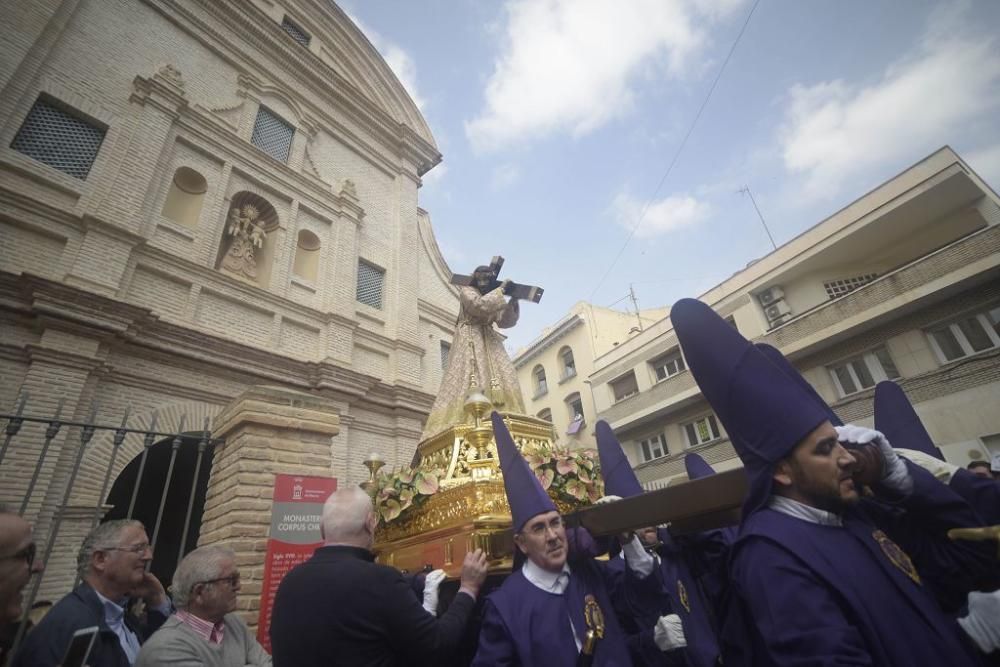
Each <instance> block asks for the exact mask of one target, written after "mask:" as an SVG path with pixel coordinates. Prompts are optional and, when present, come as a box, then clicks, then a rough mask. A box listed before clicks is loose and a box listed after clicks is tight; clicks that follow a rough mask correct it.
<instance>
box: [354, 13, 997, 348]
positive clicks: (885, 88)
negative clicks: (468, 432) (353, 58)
mask: <svg viewBox="0 0 1000 667" xmlns="http://www.w3.org/2000/svg"><path fill="white" fill-rule="evenodd" d="M339 4H340V5H341V6H342V7H343V8H344V9H345V10H346V11H347V12H348V13H349V14H350V15H351V16H352V17H353V18H354V19H355V20H356V21H357V22H358V23H359V24H360V25H361V27H362V29H363V30H364V32H365V33H366V35H367V36H368V38H369V39H370V40H371V42H372V43H373V44H374V45H375V46H376V47H377V48H378V49H379V51H380V52H381V53H382V54H383V56H384V57H385V59H386V61H387V62H388V63H389V64H390V66H391V67H392V68H393V70H394V71H395V72H396V74H397V76H398V77H399V79H400V80H401V81H402V82H403V83H404V85H405V86H406V87H407V89H408V90H409V91H410V94H411V96H412V97H413V98H414V100H415V101H416V102H417V104H418V105H419V106H420V108H421V109H422V111H423V113H424V115H425V117H426V118H427V120H428V122H429V124H430V126H431V129H432V131H433V132H434V136H435V138H436V139H437V142H438V146H439V148H440V150H441V152H442V153H443V154H444V161H443V162H442V163H441V164H440V165H438V166H437V167H435V168H434V169H433V170H432V171H431V172H429V173H428V174H427V175H426V176H425V179H424V186H423V188H422V189H421V191H420V205H421V206H422V207H424V208H425V209H427V210H428V211H429V212H430V215H431V220H432V222H433V225H434V229H435V233H436V235H437V239H438V243H439V244H440V246H441V250H442V252H443V253H444V255H445V258H446V259H447V260H448V262H449V264H450V266H451V268H452V270H454V271H457V272H461V273H465V272H468V271H470V270H471V269H472V268H474V267H475V266H476V265H477V264H481V263H486V262H487V261H488V260H489V258H490V257H491V256H492V255H494V254H502V255H504V257H505V258H506V260H507V263H506V265H505V268H504V274H505V275H506V276H507V277H510V278H512V279H514V280H517V281H519V282H526V283H530V284H535V285H540V286H542V287H544V288H545V296H544V298H543V300H542V303H541V304H540V305H534V304H527V305H525V306H524V307H523V308H522V310H521V312H522V316H521V323H520V324H519V325H518V326H517V327H516V328H515V329H511V330H508V334H509V339H508V348H509V349H510V351H512V352H513V351H514V350H516V349H517V348H518V347H520V346H522V345H525V344H527V343H528V342H530V341H531V340H533V339H534V338H535V337H537V336H538V335H539V334H540V333H541V331H542V328H543V327H545V326H548V325H551V324H553V323H554V322H556V321H557V320H558V319H559V318H560V317H562V316H563V315H564V314H565V313H566V311H567V310H568V308H569V307H570V306H572V305H573V304H574V303H575V302H577V301H581V300H586V301H592V302H593V303H596V304H598V305H602V306H607V305H611V304H615V307H616V308H625V307H626V306H627V307H629V308H631V304H630V303H629V302H628V301H626V300H623V297H625V295H627V294H628V291H629V286H630V285H633V286H634V289H635V293H636V295H637V297H638V299H639V305H640V307H641V308H650V307H658V306H665V305H669V304H671V303H672V302H673V301H675V300H676V299H678V298H680V297H683V296H695V295H697V294H699V293H701V292H703V291H705V290H706V289H708V288H709V287H711V286H713V285H715V284H716V283H718V282H719V281H721V280H722V279H724V278H726V277H727V276H729V275H731V274H732V273H733V272H734V271H736V270H738V269H740V268H742V267H744V266H746V264H747V263H748V262H749V261H751V260H753V259H755V258H758V257H760V256H762V255H764V254H766V253H767V252H768V251H769V250H770V249H771V244H770V241H769V240H768V237H767V234H766V232H765V231H764V229H763V227H762V225H761V223H760V220H759V219H758V217H757V214H756V213H755V211H754V209H753V206H752V204H751V202H750V199H749V198H748V197H747V196H746V194H743V193H741V192H740V191H741V190H742V189H743V188H744V187H749V188H750V190H751V192H752V193H753V197H754V199H755V200H756V202H757V205H758V206H759V208H760V211H761V213H762V215H763V216H764V218H765V220H766V222H767V225H768V227H769V228H770V230H771V233H772V235H773V236H774V239H775V241H776V242H777V243H778V244H779V245H780V244H782V243H784V242H786V241H788V240H790V239H791V238H793V237H794V236H796V235H797V234H799V233H801V232H802V231H804V230H805V229H807V228H809V227H811V226H812V225H814V224H816V223H817V222H819V221H820V220H822V219H823V218H824V217H826V216H828V215H830V214H832V213H834V212H835V211H837V210H838V209H839V208H841V207H842V206H844V205H845V204H847V203H849V202H850V201H853V200H854V199H856V198H858V197H859V196H861V195H863V194H864V193H865V192H867V191H868V190H870V189H871V188H873V187H875V186H876V185H878V184H879V183H881V182H882V181H884V180H887V179H888V178H891V177H892V176H893V175H894V174H896V173H898V172H899V171H901V170H903V169H905V168H906V167H907V166H909V165H911V164H912V163H914V162H916V161H918V160H920V159H921V158H923V157H925V156H926V155H927V154H929V153H931V152H933V151H934V150H936V149H938V148H940V147H941V146H943V145H945V144H948V145H951V146H952V148H954V149H955V150H956V151H958V153H959V154H960V155H962V156H963V157H964V158H965V159H966V161H967V162H969V163H970V164H971V166H972V167H973V168H974V169H976V170H977V171H978V172H979V173H980V175H982V176H983V177H984V178H985V179H986V180H987V181H988V182H989V183H990V184H991V185H993V187H994V188H995V189H1000V37H998V36H997V30H996V28H997V26H1000V2H996V1H995V0H978V1H975V0H969V1H968V2H953V3H942V2H930V1H924V0H907V1H906V2H899V1H898V0H837V1H834V0H829V1H826V2H819V1H816V2H797V1H794V0H759V1H756V2H755V0H615V1H613V2H612V1H601V0H507V1H506V2H499V1H493V0H421V1H420V2H413V1H412V0H342V1H341V2H340V3H339ZM748 17H749V20H748ZM741 32H742V35H741ZM734 44H735V48H734ZM730 52H731V56H729V54H730ZM727 56H729V59H728V61H727ZM723 65H725V66H724V67H723ZM720 72H721V76H720ZM713 85H714V88H713ZM710 91H712V92H711V95H709V92H710ZM706 100H707V103H706ZM703 105H704V107H703ZM702 107H703V108H702ZM699 111H700V113H699Z"/></svg>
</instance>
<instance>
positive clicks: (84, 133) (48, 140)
mask: <svg viewBox="0 0 1000 667" xmlns="http://www.w3.org/2000/svg"><path fill="white" fill-rule="evenodd" d="M106 131H107V128H105V127H101V126H98V125H96V124H94V123H92V122H90V121H87V120H84V119H83V118H80V117H78V116H75V115H73V114H72V113H69V112H67V111H64V110H63V109H62V108H60V107H58V106H56V105H54V104H52V103H51V102H49V101H47V100H44V99H39V100H37V101H36V102H35V106H33V107H31V111H29V112H28V117H27V118H25V119H24V124H23V125H21V129H20V130H18V132H17V136H16V137H14V141H13V142H11V144H10V147H11V148H13V149H14V150H16V151H17V152H19V153H24V154H25V155H27V156H28V157H30V158H34V159H35V160H38V161H39V162H41V163H43V164H47V165H49V166H50V167H52V168H53V169H58V170H59V171H61V172H63V173H64V174H69V175H70V176H73V177H74V178H79V179H80V180H85V179H86V178H87V175H88V174H89V173H90V168H91V167H92V166H93V165H94V160H95V159H96V158H97V151H99V150H100V148H101V143H102V142H103V141H104V134H105V132H106Z"/></svg>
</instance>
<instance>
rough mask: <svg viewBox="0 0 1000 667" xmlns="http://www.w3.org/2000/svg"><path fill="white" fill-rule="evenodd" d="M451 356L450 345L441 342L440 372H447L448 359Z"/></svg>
mask: <svg viewBox="0 0 1000 667" xmlns="http://www.w3.org/2000/svg"><path fill="white" fill-rule="evenodd" d="M450 356H451V343H447V342H445V341H441V370H443V371H445V370H448V358H449V357H450Z"/></svg>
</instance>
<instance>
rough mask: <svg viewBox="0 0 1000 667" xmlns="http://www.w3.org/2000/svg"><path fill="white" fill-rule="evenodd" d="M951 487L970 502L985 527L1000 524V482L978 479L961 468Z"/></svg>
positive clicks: (956, 473) (955, 475) (983, 478)
mask: <svg viewBox="0 0 1000 667" xmlns="http://www.w3.org/2000/svg"><path fill="white" fill-rule="evenodd" d="M949 486H951V488H952V489H953V490H954V491H955V493H957V494H958V495H960V496H962V497H963V498H965V499H966V500H967V501H969V504H970V505H972V509H974V510H976V512H978V513H979V517H980V518H981V519H982V520H983V522H984V523H985V525H987V526H995V525H996V524H1000V481H997V480H995V479H986V478H985V477H978V476H976V475H974V474H972V473H971V472H969V471H968V470H966V469H965V468H959V469H958V470H956V471H955V474H954V475H953V476H952V478H951V483H950V484H949Z"/></svg>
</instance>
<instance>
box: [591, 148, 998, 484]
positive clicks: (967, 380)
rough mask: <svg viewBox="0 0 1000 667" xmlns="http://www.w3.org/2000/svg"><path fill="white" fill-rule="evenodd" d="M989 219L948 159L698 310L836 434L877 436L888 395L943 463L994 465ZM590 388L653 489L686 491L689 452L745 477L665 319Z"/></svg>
mask: <svg viewBox="0 0 1000 667" xmlns="http://www.w3.org/2000/svg"><path fill="white" fill-rule="evenodd" d="M998 204H1000V198H998V196H997V194H996V192H994V191H993V190H992V189H991V188H990V187H989V186H988V185H987V184H986V183H984V182H983V181H982V180H981V179H980V178H979V177H978V176H977V175H976V174H975V172H973V171H972V170H971V169H970V168H969V167H968V165H966V164H965V163H964V162H963V161H962V159H961V158H960V157H959V156H958V155H957V154H956V153H955V152H954V151H952V150H951V149H950V148H948V147H945V148H942V149H940V150H938V151H936V152H935V153H933V154H932V155H929V156H928V157H926V158H925V159H923V160H921V161H920V162H918V163H917V164H915V165H913V166H912V167H910V168H909V169H907V170H906V171H904V172H902V173H901V174H899V175H897V176H895V177H893V178H891V179H890V180H888V181H886V182H885V183H883V184H881V185H879V186H878V187H876V188H875V189H873V190H872V191H870V192H868V193H867V194H865V195H863V196H862V197H860V198H859V199H857V200H856V201H854V202H853V203H851V204H849V205H848V206H846V207H844V208H843V209H841V210H839V211H837V212H836V213H834V214H833V215H831V216H830V217H828V218H826V219H825V220H823V221H821V222H820V223H818V224H817V225H815V226H814V227H812V228H811V229H809V230H808V231H806V232H804V233H802V234H800V235H799V236H798V237H796V238H794V239H792V240H791V241H789V242H788V243H786V244H784V245H783V246H781V247H779V248H778V249H777V250H775V251H774V252H772V253H770V254H769V255H767V256H765V257H763V258H761V259H760V260H759V261H756V262H753V263H752V264H750V265H749V266H747V267H746V268H745V269H743V270H741V271H738V272H736V273H735V274H733V275H732V276H731V277H730V278H728V279H726V280H725V281H724V282H722V283H720V284H719V285H717V286H715V287H713V288H712V289H710V290H709V291H708V292H706V293H704V294H701V295H699V296H698V298H699V299H701V300H702V301H704V302H705V303H707V304H709V305H710V306H712V307H713V308H714V309H715V310H716V312H718V313H719V314H720V315H722V316H723V317H725V318H727V319H728V320H729V321H730V323H732V325H733V326H735V327H736V328H737V329H739V331H740V332H741V333H742V334H743V335H744V336H746V337H747V338H748V339H750V340H753V341H754V342H760V343H768V344H770V345H773V346H774V347H776V348H778V349H779V350H781V352H782V353H783V354H784V355H785V356H786V357H788V358H789V359H790V360H791V362H792V363H793V364H794V365H795V366H796V367H797V368H798V369H799V370H800V372H802V374H803V375H804V376H805V378H806V379H807V380H808V381H809V382H810V383H811V384H812V385H813V386H814V387H815V388H816V389H817V391H818V392H819V393H820V395H822V396H823V398H824V399H825V400H826V401H827V402H828V403H829V404H830V405H831V406H832V407H833V409H834V410H835V411H836V412H837V413H838V414H839V415H840V416H841V418H842V419H843V420H844V421H845V422H853V423H860V424H864V425H869V426H870V425H872V424H873V405H872V402H873V393H874V387H875V385H876V384H877V383H878V382H879V381H880V380H884V379H892V380H895V381H896V382H898V383H899V384H900V385H901V386H902V387H903V389H904V391H905V392H906V393H907V395H908V396H909V398H910V400H911V401H912V402H913V404H914V407H915V409H916V411H917V413H918V414H919V415H920V417H921V419H922V420H923V422H924V424H925V426H926V427H927V429H928V431H929V432H930V435H931V437H933V438H934V440H935V442H937V443H938V444H939V445H940V447H941V449H942V451H943V452H944V454H945V456H946V457H947V458H948V459H949V460H950V461H952V462H953V463H956V464H960V465H964V464H966V463H967V462H968V461H969V460H972V459H988V458H989V457H990V456H991V455H992V454H994V453H996V452H997V451H1000V410H997V406H1000V205H998ZM692 296H694V295H692ZM589 379H590V381H591V383H592V386H593V392H594V404H595V409H596V411H597V416H598V417H599V418H601V419H605V420H607V421H608V422H609V423H610V424H611V426H612V427H613V428H614V429H615V431H616V433H617V434H618V435H619V438H620V439H621V440H622V443H623V445H624V447H625V449H626V453H627V454H628V456H629V459H630V461H631V462H632V464H633V465H634V466H635V469H636V473H637V475H638V477H639V479H640V481H641V482H642V483H643V484H644V485H646V486H647V488H657V487H661V486H664V485H666V484H669V483H671V482H673V481H682V480H684V479H686V477H685V474H684V466H683V455H684V454H685V453H686V452H689V451H695V452H698V453H699V454H701V455H702V456H703V457H704V458H705V459H706V460H707V461H708V462H709V463H711V464H712V465H713V466H715V467H716V469H717V470H726V469H729V468H733V467H736V466H739V465H740V462H739V459H738V458H737V456H736V453H735V451H734V450H733V447H732V444H731V443H730V441H729V439H728V437H727V434H726V432H725V429H724V428H723V426H722V423H721V422H720V421H719V420H718V418H717V417H716V416H715V415H714V414H713V413H712V410H711V407H710V406H709V405H708V403H707V402H706V401H705V399H704V398H703V397H702V395H701V393H700V392H699V390H698V386H697V384H696V383H695V380H694V378H693V377H692V375H691V373H690V372H689V371H688V370H687V366H686V363H685V361H684V354H683V350H681V349H680V348H679V346H678V342H677V336H676V334H675V333H674V331H673V327H672V326H671V323H670V319H669V317H667V318H665V319H663V320H660V321H658V322H657V323H656V324H654V325H653V326H651V327H648V328H646V329H645V330H644V331H643V332H642V333H640V334H638V335H636V336H633V337H630V338H629V339H628V340H627V341H625V342H623V343H622V344H621V345H618V346H615V347H614V348H613V349H610V350H608V351H606V352H605V353H603V354H601V355H600V356H599V357H598V358H597V359H595V361H594V371H593V373H592V374H591V375H590V377H589Z"/></svg>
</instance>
